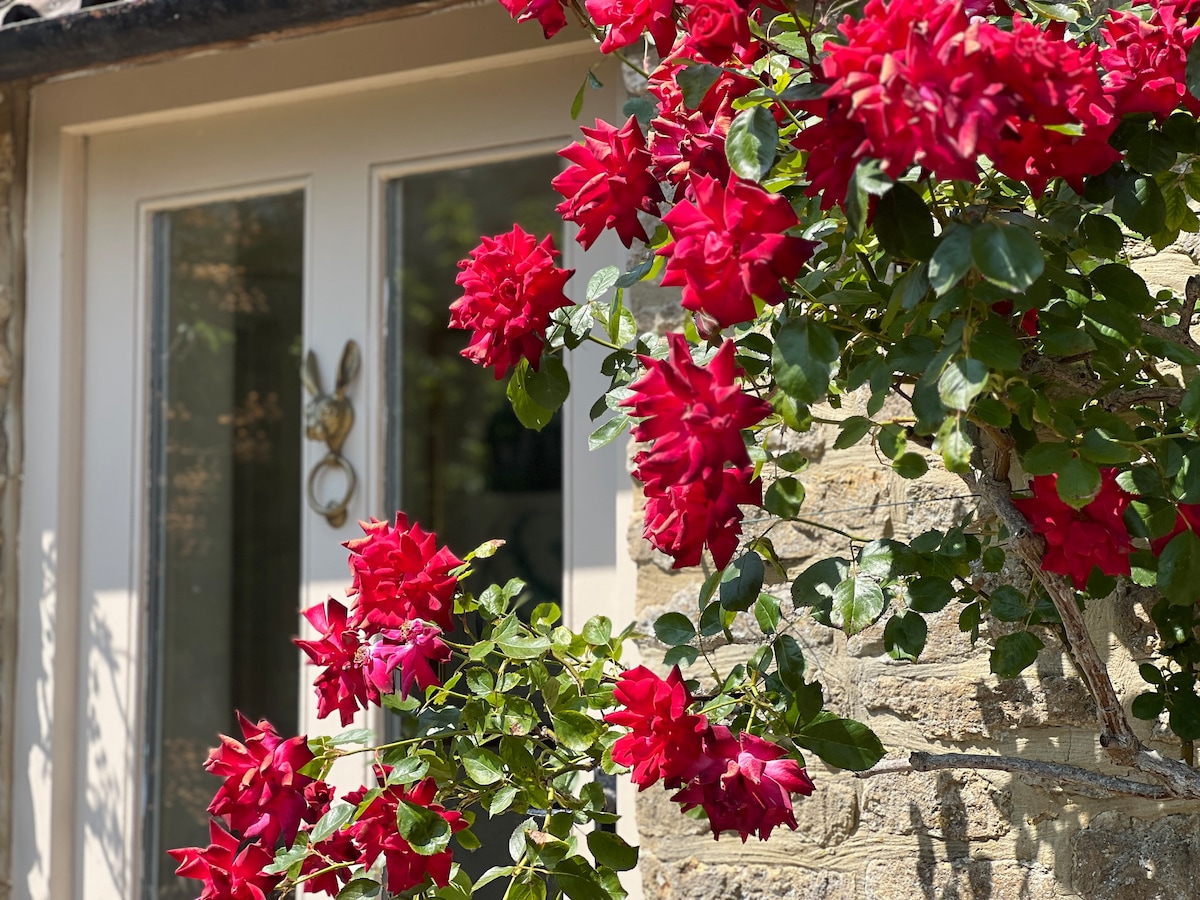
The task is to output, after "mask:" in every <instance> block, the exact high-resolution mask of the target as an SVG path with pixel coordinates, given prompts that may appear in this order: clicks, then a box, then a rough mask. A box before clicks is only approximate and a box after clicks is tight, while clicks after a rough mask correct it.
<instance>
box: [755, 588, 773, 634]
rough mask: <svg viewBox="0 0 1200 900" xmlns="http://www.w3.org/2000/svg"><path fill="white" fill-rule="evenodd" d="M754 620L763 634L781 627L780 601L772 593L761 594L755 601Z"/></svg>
mask: <svg viewBox="0 0 1200 900" xmlns="http://www.w3.org/2000/svg"><path fill="white" fill-rule="evenodd" d="M754 620H755V621H756V622H758V627H759V628H761V629H762V632H763V634H771V633H773V632H774V631H775V629H776V628H778V627H779V601H778V600H777V599H775V597H774V596H773V595H771V594H759V595H758V599H757V600H756V601H755V602H754Z"/></svg>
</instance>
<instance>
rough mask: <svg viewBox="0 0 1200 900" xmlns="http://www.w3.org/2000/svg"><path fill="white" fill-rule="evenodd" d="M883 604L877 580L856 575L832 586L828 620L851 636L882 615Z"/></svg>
mask: <svg viewBox="0 0 1200 900" xmlns="http://www.w3.org/2000/svg"><path fill="white" fill-rule="evenodd" d="M884 605H885V604H884V599H883V591H882V590H881V589H880V587H879V584H878V582H876V581H875V580H874V579H872V578H867V577H866V576H864V575H856V576H854V577H853V578H847V579H846V580H845V581H843V582H842V583H841V584H839V585H838V586H837V587H836V588H834V590H833V611H832V613H831V614H830V620H831V621H832V622H833V624H834V626H836V627H837V628H841V629H842V630H843V631H845V632H846V634H847V635H850V636H853V635H856V634H858V633H859V632H860V631H862V630H863V629H864V628H867V627H868V626H869V625H871V624H872V623H873V622H874V621H875V620H876V619H878V618H879V617H880V616H881V615H883V608H884Z"/></svg>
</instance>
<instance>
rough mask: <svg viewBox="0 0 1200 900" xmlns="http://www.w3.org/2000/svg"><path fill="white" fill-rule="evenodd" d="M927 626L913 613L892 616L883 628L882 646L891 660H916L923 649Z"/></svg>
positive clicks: (923, 620) (927, 630) (927, 633)
mask: <svg viewBox="0 0 1200 900" xmlns="http://www.w3.org/2000/svg"><path fill="white" fill-rule="evenodd" d="M928 636H929V626H928V625H926V624H925V619H924V618H922V617H921V616H920V615H918V614H917V613H915V612H911V611H910V612H906V613H902V614H899V615H894V616H892V617H891V618H890V619H888V623H887V625H885V626H884V627H883V646H884V649H885V650H887V653H888V656H890V657H892V659H908V660H916V658H917V657H918V656H920V655H921V651H922V650H924V649H925V639H926V638H927V637H928Z"/></svg>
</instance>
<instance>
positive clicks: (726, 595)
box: [720, 550, 767, 612]
mask: <svg viewBox="0 0 1200 900" xmlns="http://www.w3.org/2000/svg"><path fill="white" fill-rule="evenodd" d="M766 574H767V573H766V568H765V567H764V566H763V561H762V557H761V556H759V555H758V554H757V553H755V552H754V551H753V550H751V551H750V552H749V553H743V554H742V555H741V556H739V557H738V558H737V559H735V560H734V561H733V565H732V566H730V567H729V568H728V569H726V570H725V574H724V575H722V576H721V588H720V597H721V606H722V607H723V608H724V609H727V610H733V611H734V612H743V611H745V610H747V609H749V608H750V604H752V603H753V602H754V601H755V600H757V599H758V594H759V592H760V591H761V590H762V586H763V578H764V577H765V576H766Z"/></svg>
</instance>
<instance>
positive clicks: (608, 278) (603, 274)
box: [584, 266, 621, 303]
mask: <svg viewBox="0 0 1200 900" xmlns="http://www.w3.org/2000/svg"><path fill="white" fill-rule="evenodd" d="M620 277H621V270H620V269H618V268H617V267H616V266H605V267H604V268H603V269H601V270H600V271H599V272H597V273H596V274H595V275H593V276H592V277H591V278H589V279H588V286H587V293H586V294H585V295H584V296H585V298H586V299H587V302H588V303H591V302H592V301H593V300H599V299H600V298H601V297H603V296H604V295H605V294H607V293H608V292H609V291H610V290H612V286H613V285H614V284H616V283H617V279H618V278H620Z"/></svg>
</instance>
